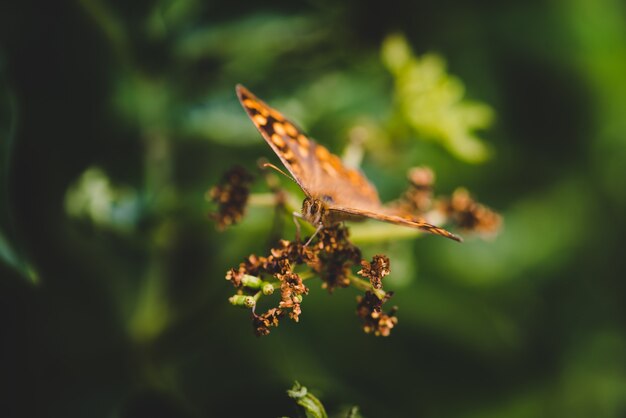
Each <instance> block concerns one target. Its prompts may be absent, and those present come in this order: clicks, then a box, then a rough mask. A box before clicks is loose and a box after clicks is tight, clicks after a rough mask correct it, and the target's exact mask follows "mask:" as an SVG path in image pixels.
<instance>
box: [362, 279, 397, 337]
mask: <svg viewBox="0 0 626 418" xmlns="http://www.w3.org/2000/svg"><path fill="white" fill-rule="evenodd" d="M392 295H393V292H388V293H386V294H385V296H383V298H382V299H380V298H379V297H378V296H377V295H376V294H375V293H374V292H370V291H369V290H368V291H367V292H365V296H359V297H358V298H357V302H358V305H357V309H356V313H357V315H358V316H359V318H361V321H362V323H363V331H365V333H367V334H374V335H376V336H382V337H387V336H389V334H390V333H391V329H392V328H393V327H394V326H395V325H396V324H397V323H398V318H397V317H396V311H397V310H398V308H397V307H395V306H394V307H393V308H391V310H390V311H389V312H387V313H385V312H382V305H383V303H385V302H387V301H388V300H389V298H390V297H391V296H392Z"/></svg>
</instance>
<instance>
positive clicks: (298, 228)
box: [293, 211, 302, 242]
mask: <svg viewBox="0 0 626 418" xmlns="http://www.w3.org/2000/svg"><path fill="white" fill-rule="evenodd" d="M298 218H300V219H302V214H301V213H300V212H296V211H294V212H293V223H294V224H296V242H300V222H298Z"/></svg>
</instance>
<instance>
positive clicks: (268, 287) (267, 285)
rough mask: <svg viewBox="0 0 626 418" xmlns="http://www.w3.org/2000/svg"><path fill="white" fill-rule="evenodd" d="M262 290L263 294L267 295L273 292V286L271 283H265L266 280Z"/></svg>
mask: <svg viewBox="0 0 626 418" xmlns="http://www.w3.org/2000/svg"><path fill="white" fill-rule="evenodd" d="M262 290H263V294H264V295H266V296H267V295H271V294H272V293H274V286H273V285H272V284H271V283H267V282H266V283H265V284H264V285H263V288H262Z"/></svg>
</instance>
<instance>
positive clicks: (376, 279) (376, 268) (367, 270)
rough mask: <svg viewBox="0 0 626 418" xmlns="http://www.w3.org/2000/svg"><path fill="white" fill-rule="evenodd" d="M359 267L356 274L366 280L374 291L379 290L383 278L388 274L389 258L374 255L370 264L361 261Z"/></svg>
mask: <svg viewBox="0 0 626 418" xmlns="http://www.w3.org/2000/svg"><path fill="white" fill-rule="evenodd" d="M361 267H362V268H361V270H359V271H358V274H360V275H361V276H363V277H365V278H368V279H369V281H370V283H371V284H372V287H373V288H374V289H381V288H382V287H383V282H382V279H383V277H385V276H387V275H388V274H389V273H390V271H389V257H387V256H385V255H380V254H379V255H375V256H374V257H373V258H372V262H371V263H370V262H369V261H367V260H361Z"/></svg>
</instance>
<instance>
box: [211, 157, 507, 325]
mask: <svg viewBox="0 0 626 418" xmlns="http://www.w3.org/2000/svg"><path fill="white" fill-rule="evenodd" d="M408 178H409V183H410V186H409V188H408V190H407V191H406V192H405V193H404V194H403V196H402V197H401V198H400V199H398V200H397V201H396V202H394V203H393V207H395V208H398V209H399V210H401V211H403V212H404V213H406V212H407V211H408V212H410V213H413V214H416V215H418V216H426V217H428V215H429V214H433V213H435V214H437V215H439V217H443V218H445V219H446V220H448V221H449V222H451V223H454V224H456V225H457V226H458V227H460V228H462V229H464V230H466V231H474V232H478V233H493V232H495V231H497V229H498V228H499V226H500V224H501V218H500V216H499V215H498V214H496V213H495V212H493V211H492V210H490V209H488V208H487V207H485V206H483V205H481V204H480V203H477V202H476V201H474V200H473V199H472V198H471V197H470V195H469V193H468V192H467V191H466V190H465V189H457V190H456V191H455V192H454V194H453V195H452V197H451V198H447V197H442V198H435V197H433V183H434V180H435V176H434V173H433V172H432V170H431V169H430V168H427V167H416V168H413V169H411V170H410V171H409V175H408ZM251 182H252V176H251V175H250V174H248V173H247V172H246V171H245V170H243V169H240V168H235V169H232V170H230V171H229V172H228V173H226V174H225V175H224V177H223V179H222V181H221V183H220V184H219V185H218V186H215V187H214V188H212V189H211V190H210V192H209V196H210V198H211V199H212V200H213V201H214V202H216V203H217V204H218V210H217V213H216V214H214V215H213V217H214V218H215V219H216V221H217V225H218V228H220V229H223V228H225V227H227V226H229V225H232V224H234V223H237V222H238V221H239V220H241V218H242V216H243V214H244V211H245V206H246V203H247V201H248V196H249V188H250V185H251ZM270 189H272V191H273V192H274V193H275V194H277V195H278V194H280V196H282V199H277V200H276V204H277V205H278V207H279V208H282V209H286V206H285V202H286V199H285V198H284V192H283V191H282V190H280V189H279V188H278V187H277V186H276V185H274V186H272V185H271V184H270ZM303 242H306V240H305V241H303ZM357 266H360V267H361V269H360V270H359V271H358V272H357V274H358V275H360V276H361V277H362V278H360V277H357V276H356V275H354V273H353V269H356V267H357ZM389 273H390V261H389V258H388V257H386V256H384V255H375V256H374V257H373V258H372V260H371V261H367V260H363V259H362V257H361V250H360V249H359V248H358V247H357V246H355V245H354V244H353V243H352V242H351V241H350V240H349V232H348V229H347V228H346V227H345V226H343V225H341V224H338V225H335V226H333V227H328V228H324V229H322V230H321V231H319V232H318V234H317V235H316V236H315V237H314V239H313V241H312V242H311V243H310V244H309V245H308V246H305V245H303V244H302V242H296V241H287V240H279V241H278V243H277V245H276V246H275V247H274V248H272V249H271V250H270V251H269V254H268V255H267V256H265V257H262V256H258V255H255V254H252V255H250V256H249V257H248V258H246V259H245V260H244V261H243V262H242V263H241V264H239V266H238V267H237V268H235V269H230V270H229V271H228V272H227V273H226V279H227V280H228V281H230V282H231V284H232V285H233V286H234V287H235V289H236V294H235V295H233V296H232V297H231V298H230V302H231V303H232V304H233V305H237V306H242V307H246V308H249V309H251V312H252V325H253V327H254V331H255V333H256V335H258V336H262V335H267V334H269V333H270V329H271V328H272V327H276V326H278V325H279V323H280V320H281V319H283V318H284V317H289V318H290V319H292V320H293V321H295V322H298V321H299V319H300V315H301V314H302V306H301V305H302V300H303V297H304V296H306V295H307V294H308V292H309V289H308V288H307V287H306V286H305V284H304V281H305V280H308V279H310V278H312V277H319V278H320V279H321V280H322V287H323V288H325V289H327V290H328V291H329V292H330V293H332V292H333V291H334V290H335V289H336V288H345V287H348V286H352V287H355V288H357V289H359V290H361V291H364V295H362V296H359V297H358V298H357V310H356V313H357V316H358V317H359V318H360V320H361V322H362V326H363V330H364V331H365V332H366V333H368V334H373V335H376V336H388V335H389V334H390V332H391V330H392V329H393V328H394V326H395V325H396V324H397V323H398V318H397V317H396V311H397V308H396V307H393V308H391V309H390V310H389V311H387V312H383V309H382V306H383V304H384V303H385V302H387V301H388V300H389V299H390V298H391V296H392V295H393V293H392V292H385V291H384V290H383V282H382V280H383V278H384V277H386V276H387V275H389ZM276 289H280V298H278V302H277V303H275V304H274V305H273V306H272V307H270V308H269V309H267V310H266V311H265V312H261V313H259V312H256V310H257V308H258V303H257V302H258V301H259V300H260V299H261V297H263V296H269V295H271V294H273V293H274V291H275V290H276Z"/></svg>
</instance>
